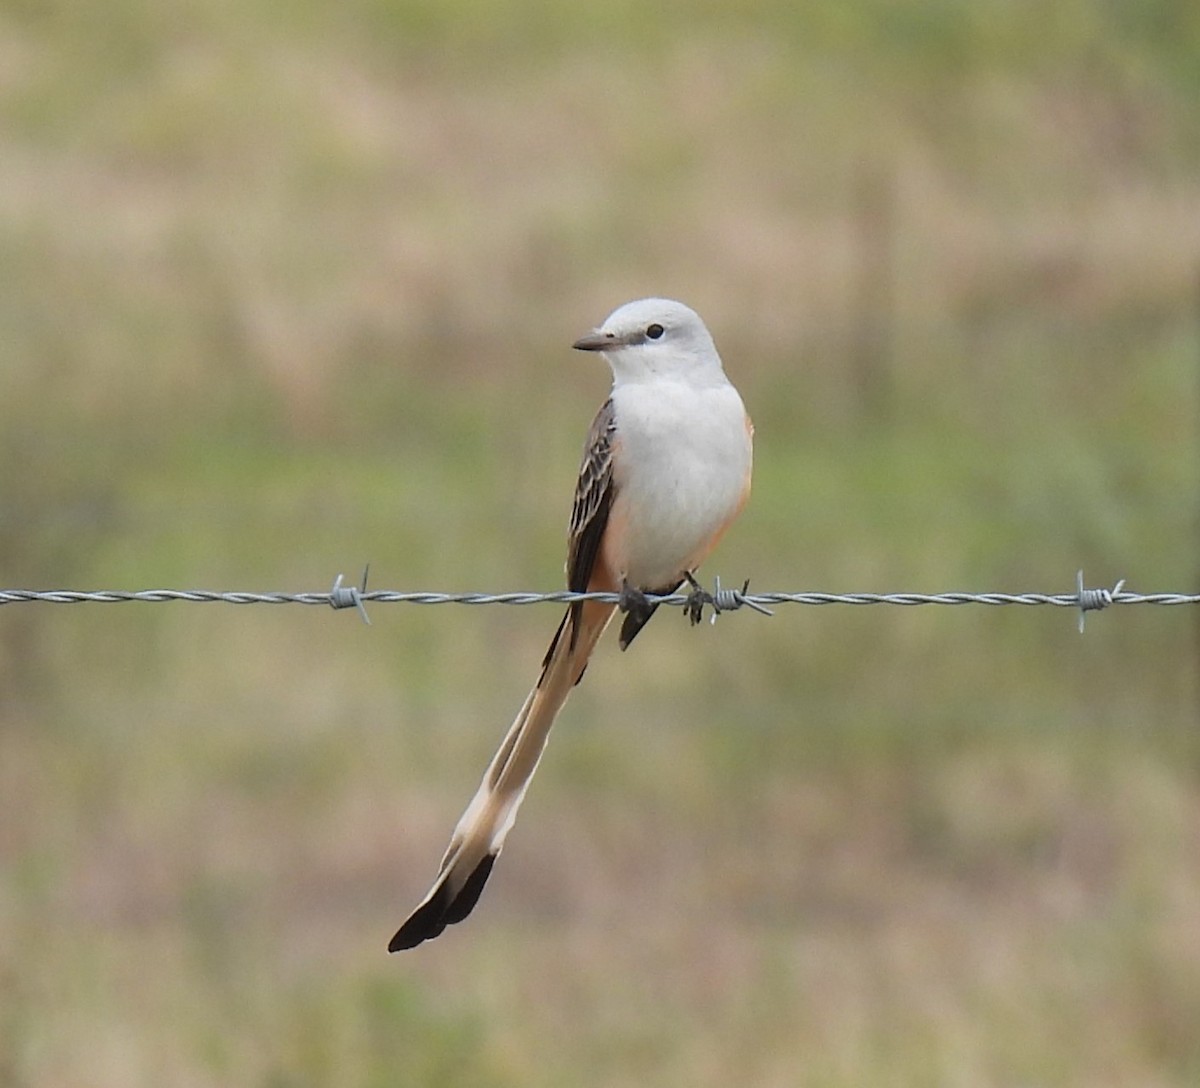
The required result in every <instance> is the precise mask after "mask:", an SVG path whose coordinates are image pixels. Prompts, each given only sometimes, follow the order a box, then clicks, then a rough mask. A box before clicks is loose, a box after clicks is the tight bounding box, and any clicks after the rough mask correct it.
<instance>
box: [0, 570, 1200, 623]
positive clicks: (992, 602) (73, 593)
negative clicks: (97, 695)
mask: <svg viewBox="0 0 1200 1088" xmlns="http://www.w3.org/2000/svg"><path fill="white" fill-rule="evenodd" d="M369 569H370V568H369V567H368V568H367V569H364V571H363V576H362V581H361V583H360V584H359V585H358V586H354V585H346V584H344V580H343V577H342V575H340V574H339V575H338V576H337V578H336V579H335V580H334V582H333V586H332V588H331V589H330V590H328V591H327V592H324V593H279V592H274V593H247V592H240V591H223V592H217V591H211V590H199V589H139V590H69V589H49V590H36V589H0V605H6V604H23V603H28V602H33V601H39V602H42V603H46V604H86V603H92V604H119V603H125V602H129V601H140V602H143V603H159V602H162V601H188V602H192V603H198V604H207V603H222V604H309V605H325V606H326V607H330V608H335V609H338V608H354V609H356V610H357V611H358V614H359V615H360V616H361V617H362V619H363V620H364V621H365V622H367V623H370V622H371V621H370V618H369V617H368V615H367V610H366V604H367V603H368V602H371V603H375V602H378V603H379V604H471V605H483V604H510V605H527V604H541V603H544V602H551V603H556V604H570V603H572V602H574V601H602V602H604V603H605V604H619V603H620V600H621V597H620V594H618V593H574V592H571V591H570V590H555V591H553V592H549V593H538V592H517V593H434V592H423V591H422V592H412V591H409V592H400V591H396V590H388V589H375V590H369V591H368V589H367V573H368V570H369ZM749 590H750V583H749V581H748V580H747V581H746V582H744V583H743V584H742V588H741V589H727V588H725V587H723V586H722V585H721V580H720V579H719V578H718V579H717V580H716V583H715V587H714V591H713V593H712V594H711V595H709V596H711V602H706V603H711V604H712V606H713V619H714V620H715V618H716V616H717V615H720V614H721V613H722V612H732V611H735V610H736V609H738V608H741V607H742V606H743V605H744V606H745V607H747V608H750V609H753V610H754V611H755V612H759V613H761V614H763V615H766V616H770V615H772V612H771V608H770V606H772V605H781V604H802V605H835V604H837V605H880V604H885V605H899V606H901V607H915V606H917V605H969V604H975V605H988V606H992V607H995V606H1002V605H1023V606H1033V605H1049V606H1052V607H1057V608H1075V609H1078V610H1079V628H1080V630H1081V631H1082V630H1083V619H1084V616H1085V615H1086V614H1087V613H1088V612H1094V611H1098V610H1099V609H1103V608H1108V607H1109V606H1110V605H1115V604H1121V605H1131V604H1151V605H1166V606H1173V605H1188V604H1200V594H1197V593H1131V592H1128V591H1127V590H1126V589H1125V579H1123V578H1122V579H1121V580H1120V581H1119V582H1117V583H1116V585H1114V586H1113V588H1112V589H1104V588H1100V589H1089V588H1087V587H1085V586H1084V584H1083V572H1082V571H1080V572H1079V573H1078V574H1077V575H1076V581H1075V590H1074V592H1072V593H991V592H989V593H959V592H954V593H821V592H799V593H751V592H750V591H749ZM647 599H648V600H649V601H650V602H651V603H652V604H665V605H669V606H674V607H685V606H687V605H688V604H689V602H692V603H693V606H694V602H695V598H694V596H693V594H683V593H671V594H666V595H664V596H656V595H653V594H647Z"/></svg>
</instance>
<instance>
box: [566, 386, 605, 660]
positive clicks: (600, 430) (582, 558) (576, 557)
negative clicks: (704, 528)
mask: <svg viewBox="0 0 1200 1088" xmlns="http://www.w3.org/2000/svg"><path fill="white" fill-rule="evenodd" d="M616 434H617V421H616V417H615V416H614V414H613V404H612V401H611V400H606V401H605V402H604V403H603V404H602V405H601V406H600V411H598V412H597V413H596V418H595V419H594V420H592V429H591V431H590V432H589V433H588V439H587V445H586V446H585V447H584V450H583V463H582V464H581V465H580V466H579V483H578V484H577V485H576V486H575V502H574V505H573V506H572V507H571V528H570V532H569V533H568V535H567V588H568V589H570V590H572V591H574V592H575V593H586V592H587V589H588V584H589V583H590V582H591V578H592V571H593V570H594V569H595V566H596V557H597V556H598V555H599V554H600V541H601V540H602V539H603V538H604V529H605V526H607V525H608V513H609V510H611V509H612V501H613V494H614V487H613V472H612V453H613V445H614V443H615V441H616ZM582 607H583V606H582V604H581V603H576V604H573V605H571V611H572V613H573V614H574V616H573V618H574V619H575V620H578V618H579V612H580V610H581V608H582ZM572 626H573V627H575V628H577V627H578V623H575V624H573V625H572ZM573 636H574V632H572V637H573Z"/></svg>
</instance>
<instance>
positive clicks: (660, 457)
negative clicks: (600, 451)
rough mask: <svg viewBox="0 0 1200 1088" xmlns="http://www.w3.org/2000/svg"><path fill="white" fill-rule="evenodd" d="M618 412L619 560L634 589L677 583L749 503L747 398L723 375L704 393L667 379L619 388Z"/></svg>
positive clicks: (616, 511) (615, 511) (615, 397)
mask: <svg viewBox="0 0 1200 1088" xmlns="http://www.w3.org/2000/svg"><path fill="white" fill-rule="evenodd" d="M613 410H614V412H615V415H616V424H617V438H618V448H619V456H618V458H616V459H615V463H614V466H613V469H614V482H615V483H616V485H617V498H616V503H615V505H614V508H613V511H612V517H611V519H610V520H611V522H612V527H613V528H614V529H616V528H618V526H619V527H620V531H619V534H618V535H619V537H620V543H621V544H622V545H623V547H619V548H618V554H616V555H613V556H612V559H614V560H616V565H618V567H619V573H620V574H621V575H622V576H623V577H625V578H626V579H627V580H628V581H629V583H630V584H631V585H633V586H638V587H642V588H646V589H657V588H662V587H665V586H667V585H672V586H673V585H674V584H675V582H676V581H677V580H678V579H679V577H680V575H681V573H682V572H683V571H684V570H685V569H690V568H691V567H692V566H695V565H696V564H698V563H699V562H700V560H701V559H702V558H703V557H704V555H705V554H707V551H708V548H709V546H710V542H711V540H712V539H713V538H714V537H715V536H716V535H717V534H719V533H720V532H721V530H722V529H723V528H724V527H725V526H726V525H727V524H728V523H729V521H730V519H731V518H732V517H733V516H734V515H735V514H736V513H737V510H738V508H739V507H740V505H741V503H742V501H743V499H744V495H745V490H746V487H747V484H748V481H749V477H750V462H751V445H750V435H749V432H748V430H747V427H746V411H745V408H744V407H743V405H742V399H741V397H739V396H738V393H737V390H736V389H734V388H733V386H732V385H730V384H729V383H728V382H727V381H724V380H723V379H722V380H721V381H720V382H718V383H712V384H705V385H703V386H700V387H697V386H695V385H693V384H691V383H688V382H684V381H680V380H677V379H668V378H664V379H662V380H656V381H650V382H638V383H636V384H632V383H631V384H628V385H621V384H618V386H617V387H616V388H615V389H614V390H613ZM614 543H616V542H615V541H614Z"/></svg>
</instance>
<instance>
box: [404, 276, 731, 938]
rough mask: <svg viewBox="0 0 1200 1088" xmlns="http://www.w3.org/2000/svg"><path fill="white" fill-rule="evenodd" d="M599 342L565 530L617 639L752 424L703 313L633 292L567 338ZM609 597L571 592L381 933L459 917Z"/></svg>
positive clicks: (584, 585)
mask: <svg viewBox="0 0 1200 1088" xmlns="http://www.w3.org/2000/svg"><path fill="white" fill-rule="evenodd" d="M574 347H576V348H578V349H579V350H580V351H598V352H600V353H601V354H602V355H603V356H604V358H605V359H606V360H607V362H608V365H609V366H610V367H611V368H612V372H613V388H612V393H611V394H610V395H609V398H608V400H607V401H605V402H604V405H603V406H602V407H601V408H600V411H599V412H598V413H597V414H596V418H595V420H594V422H593V423H592V430H591V433H590V434H589V435H588V440H587V446H586V447H585V449H584V453H583V464H582V465H581V467H580V470H579V483H578V484H577V485H576V488H575V505H574V508H573V509H572V511H571V527H570V532H569V535H568V542H567V585H568V587H569V588H570V589H572V590H575V591H576V592H584V591H588V592H618V593H620V594H621V598H622V599H621V608H622V611H624V612H625V619H624V622H623V623H622V625H621V649H622V650H624V649H625V648H626V647H627V646H628V645H629V644H630V643H631V642H632V641H633V639H634V636H635V635H637V633H638V631H640V630H641V629H642V627H643V626H644V625H645V623H646V621H647V620H649V619H650V616H651V615H652V614H653V612H654V607H655V606H653V605H652V604H650V602H649V601H648V600H647V599H646V597H645V594H646V593H652V594H668V593H674V592H675V590H676V589H678V588H679V587H680V586H681V585H682V584H683V582H684V581H685V580H688V579H690V576H691V574H692V572H693V571H694V570H695V569H696V568H697V567H698V566H699V565H700V563H701V561H702V560H703V559H704V557H705V556H707V555H708V553H709V552H710V551H711V550H712V549H713V547H714V546H715V545H716V543H717V541H718V540H720V539H721V534H722V533H724V532H725V530H726V529H727V528H728V527H729V525H730V524H731V523H732V521H733V519H734V518H735V517H737V515H738V513H739V511H740V510H741V509H742V506H743V505H744V504H745V502H746V497H747V496H748V495H749V493H750V464H751V437H752V435H753V433H754V428H753V427H752V425H751V423H750V417H749V416H748V415H746V409H745V408H744V407H743V406H742V398H741V397H739V396H738V392H737V390H736V389H734V387H733V386H732V385H730V383H729V380H728V379H727V378H726V377H725V372H724V370H722V368H721V358H720V356H719V355H717V349H716V347H714V345H713V342H712V337H711V336H709V334H708V329H706V328H705V327H704V322H703V321H701V320H700V318H699V317H698V316H697V315H696V314H695V313H693V312H692V311H691V310H689V309H688V308H687V307H686V306H684V305H682V304H681V303H678V302H670V301H668V300H666V299H659V298H650V299H643V300H642V301H640V302H630V303H628V304H627V305H625V306H622V307H621V308H620V309H618V310H616V311H614V312H613V313H612V314H610V315H609V317H608V319H607V320H606V321H605V322H604V324H603V325H601V326H600V327H599V328H598V329H596V330H595V332H592V333H589V334H588V335H587V336H584V337H583V338H582V339H579V340H576V341H575V344H574ZM615 607H616V606H615V605H611V604H601V603H599V602H596V601H586V602H576V603H574V604H572V605H570V606H569V607H568V608H567V613H566V615H565V616H564V617H563V619H562V622H561V623H560V624H559V625H558V631H557V632H556V633H555V635H554V639H553V641H552V642H551V643H550V649H549V650H548V651H547V653H546V657H545V660H544V661H543V662H542V672H541V675H540V676H539V677H538V681H537V683H536V684H535V685H534V688H533V690H532V691H531V692H530V693H529V695H528V697H527V698H526V699H525V704H524V706H522V707H521V710H520V713H518V714H517V717H516V721H514V722H513V723H512V725H511V726H510V727H509V730H508V733H507V735H506V736H505V738H504V742H503V743H502V744H501V745H500V750H499V751H498V752H497V753H496V755H495V756H494V757H493V758H492V762H491V763H490V764H489V766H488V769H487V771H486V772H485V773H484V776H483V781H482V782H481V783H480V785H479V789H478V791H477V792H476V794H475V796H474V797H473V798H472V800H471V803H470V804H469V805H468V806H467V810H466V812H464V813H463V815H462V819H460V820H459V821H458V826H457V827H456V828H455V829H454V835H453V836H452V837H451V839H450V846H449V848H448V849H447V850H446V854H445V856H444V857H443V858H442V864H441V867H440V868H439V870H438V875H437V879H436V881H435V882H434V885H433V888H432V889H431V890H430V892H429V894H428V895H427V896H426V897H425V899H424V901H423V902H422V903H421V905H420V906H419V907H417V909H416V910H415V911H413V913H412V914H411V915H410V916H409V918H408V920H407V921H406V922H405V923H404V925H402V926H401V927H400V929H399V931H398V932H397V933H396V935H395V936H394V937H393V938H392V940H391V943H390V944H389V945H388V951H390V952H398V951H399V950H400V949H402V948H413V947H415V946H416V945H418V944H420V943H421V942H422V941H427V940H429V939H430V938H431V937H436V936H437V935H438V934H439V933H441V932H442V930H443V929H445V928H446V926H448V925H452V924H453V923H455V922H461V921H462V920H463V919H464V918H465V917H466V916H467V915H468V914H470V912H471V909H472V908H473V907H474V906H475V903H476V902H477V901H478V899H479V895H480V893H481V892H482V891H483V886H484V884H485V883H486V882H487V878H488V874H489V873H491V871H492V865H493V864H494V863H495V861H496V858H497V857H498V856H499V854H500V849H501V847H503V846H504V839H505V836H506V835H507V834H508V832H509V829H510V828H511V827H512V825H513V820H514V819H515V818H516V815H517V809H518V808H519V807H520V805H521V800H522V798H523V797H524V796H525V790H526V787H528V785H529V780H530V779H531V778H532V777H533V772H534V771H535V770H536V769H537V765H538V760H539V759H540V758H541V755H542V749H543V748H544V747H545V744H546V738H547V736H548V735H549V733H550V727H551V726H552V725H553V724H554V719H555V717H556V716H557V714H558V712H559V710H560V709H561V708H562V705H563V703H565V702H566V700H567V696H568V695H569V694H570V693H571V688H572V687H574V686H575V685H576V684H577V683H579V680H580V678H581V677H582V676H583V672H584V669H586V668H587V663H588V658H589V657H590V656H591V653H592V649H593V648H594V647H595V645H596V642H597V640H598V639H599V638H600V636H601V634H603V632H604V628H605V627H607V626H608V621H609V620H610V619H611V618H612V615H613V612H614V610H615Z"/></svg>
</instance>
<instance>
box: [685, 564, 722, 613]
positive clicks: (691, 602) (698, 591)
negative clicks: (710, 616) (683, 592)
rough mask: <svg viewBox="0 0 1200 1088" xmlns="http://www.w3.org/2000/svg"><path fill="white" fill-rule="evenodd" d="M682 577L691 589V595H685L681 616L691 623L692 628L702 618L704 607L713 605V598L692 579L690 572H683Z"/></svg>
mask: <svg viewBox="0 0 1200 1088" xmlns="http://www.w3.org/2000/svg"><path fill="white" fill-rule="evenodd" d="M683 577H684V578H685V579H686V580H687V584H688V585H689V586H691V587H692V591H691V593H689V594H688V595H687V600H686V601H685V602H684V605H683V614H684V615H685V616H687V618H688V619H689V620H690V621H691V624H692V626H693V627H695V626H696V624H698V623H699V622H700V621H701V620H702V619H703V618H704V606H705V605H706V604H711V605H713V607H714V608H715V607H716V605H715V604H713V596H712V594H711V593H709V592H708V590H706V589H705V588H704V587H703V586H701V585H700V583H699V582H697V581H696V579H695V578H693V577H692V572H691V571H690V570H685V571H684V572H683Z"/></svg>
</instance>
